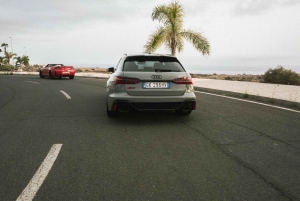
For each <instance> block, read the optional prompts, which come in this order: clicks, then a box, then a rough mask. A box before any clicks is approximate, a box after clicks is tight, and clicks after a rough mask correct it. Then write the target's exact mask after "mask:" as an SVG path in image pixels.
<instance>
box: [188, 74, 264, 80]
mask: <svg viewBox="0 0 300 201" xmlns="http://www.w3.org/2000/svg"><path fill="white" fill-rule="evenodd" d="M191 76H192V77H193V78H204V79H215V80H232V81H246V82H263V77H262V75H247V74H243V75H240V74H239V75H225V74H220V75H218V74H212V75H209V74H191Z"/></svg>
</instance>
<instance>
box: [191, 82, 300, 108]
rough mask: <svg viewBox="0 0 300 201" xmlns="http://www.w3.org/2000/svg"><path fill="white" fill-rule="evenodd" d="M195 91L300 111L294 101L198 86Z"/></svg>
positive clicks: (298, 104) (299, 104)
mask: <svg viewBox="0 0 300 201" xmlns="http://www.w3.org/2000/svg"><path fill="white" fill-rule="evenodd" d="M194 89H195V90H197V91H202V92H208V93H213V94H218V95H223V96H230V97H235V98H241V99H245V100H254V101H259V102H263V103H266V104H272V105H281V106H286V107H289V108H293V109H300V103H298V102H293V101H287V100H281V99H276V98H269V97H264V96H256V95H251V94H243V93H238V92H232V91H225V90H219V89H210V88H204V87H196V86H194Z"/></svg>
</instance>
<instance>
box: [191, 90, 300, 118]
mask: <svg viewBox="0 0 300 201" xmlns="http://www.w3.org/2000/svg"><path fill="white" fill-rule="evenodd" d="M195 92H196V93H202V94H207V95H212V96H219V97H223V98H229V99H233V100H238V101H244V102H248V103H254V104H258V105H263V106H267V107H273V108H277V109H281V110H287V111H291V112H296V113H300V111H298V110H292V109H288V108H284V107H279V106H275V105H269V104H265V103H259V102H255V101H249V100H244V99H240V98H233V97H229V96H223V95H218V94H212V93H207V92H201V91H195Z"/></svg>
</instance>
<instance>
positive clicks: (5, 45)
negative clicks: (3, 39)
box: [1, 43, 8, 53]
mask: <svg viewBox="0 0 300 201" xmlns="http://www.w3.org/2000/svg"><path fill="white" fill-rule="evenodd" d="M1 47H4V53H5V52H6V48H7V47H8V44H6V43H2V45H1Z"/></svg>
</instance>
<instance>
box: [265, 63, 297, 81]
mask: <svg viewBox="0 0 300 201" xmlns="http://www.w3.org/2000/svg"><path fill="white" fill-rule="evenodd" d="M263 80H264V82H266V83H275V84H291V85H300V75H299V74H298V73H296V72H295V71H292V70H287V69H285V68H283V67H282V66H277V67H276V68H274V69H272V68H270V69H269V70H268V71H267V72H265V74H264V75H263Z"/></svg>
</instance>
